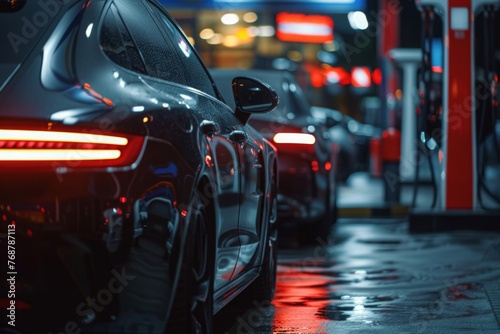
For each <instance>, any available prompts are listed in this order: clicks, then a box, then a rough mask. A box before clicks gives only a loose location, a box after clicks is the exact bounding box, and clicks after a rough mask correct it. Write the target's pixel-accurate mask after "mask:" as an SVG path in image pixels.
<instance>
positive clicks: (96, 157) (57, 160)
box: [0, 129, 144, 168]
mask: <svg viewBox="0 0 500 334" xmlns="http://www.w3.org/2000/svg"><path fill="white" fill-rule="evenodd" d="M143 143H144V138H143V137H140V136H132V135H121V134H120V135H101V134H93V133H83V132H64V131H40V130H18V129H0V164H1V166H4V167H5V166H11V167H15V166H23V167H30V166H44V165H47V166H59V167H68V168H78V167H121V166H128V165H131V164H133V163H134V162H135V161H136V160H137V158H138V157H139V154H140V152H141V150H142V146H143Z"/></svg>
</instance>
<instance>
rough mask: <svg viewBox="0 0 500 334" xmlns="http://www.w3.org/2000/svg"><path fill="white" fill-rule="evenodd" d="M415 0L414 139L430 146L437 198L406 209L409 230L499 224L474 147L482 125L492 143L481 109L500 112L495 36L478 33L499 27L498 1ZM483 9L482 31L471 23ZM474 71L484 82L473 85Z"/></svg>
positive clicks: (498, 206)
mask: <svg viewBox="0 0 500 334" xmlns="http://www.w3.org/2000/svg"><path fill="white" fill-rule="evenodd" d="M416 4H417V6H418V7H419V9H420V10H421V13H422V26H423V36H422V68H421V73H420V79H421V80H420V85H419V86H420V87H419V93H420V94H419V96H420V98H421V103H420V115H419V118H418V124H419V125H418V126H419V131H418V133H419V138H418V140H419V141H420V143H419V144H420V145H421V146H424V147H429V144H430V141H431V140H432V142H433V143H432V146H433V147H434V148H437V152H438V154H436V155H437V159H436V160H437V164H435V165H434V166H432V167H431V171H432V173H433V176H434V178H433V181H434V183H435V187H436V190H437V191H436V197H437V198H436V201H435V202H436V205H435V206H434V207H433V208H429V209H424V210H422V209H419V210H417V209H414V210H412V211H411V212H410V218H409V220H410V229H411V230H413V231H428V230H434V231H436V230H448V229H464V228H465V229H481V230H500V201H498V198H496V197H498V196H496V195H495V194H494V193H493V192H492V191H491V188H488V187H487V185H486V184H485V182H484V177H483V176H484V175H483V172H482V169H483V165H484V158H485V156H484V155H483V154H481V152H482V151H483V142H484V138H486V137H487V136H485V133H486V132H487V133H488V135H489V137H491V136H492V135H493V136H494V138H493V142H494V143H496V142H497V138H496V133H497V132H496V130H495V126H493V128H492V127H491V126H490V127H489V128H488V126H487V122H485V121H484V119H485V117H486V116H485V115H486V113H488V116H489V120H490V121H492V122H493V123H495V122H496V121H497V120H498V116H499V115H498V90H497V89H496V88H497V87H498V72H496V71H497V70H498V69H499V68H500V67H497V64H498V63H499V60H498V59H497V58H495V56H494V54H495V53H498V51H499V50H500V48H499V43H498V42H497V41H496V40H495V38H486V37H484V38H483V37H481V34H480V32H481V31H482V32H483V35H484V36H489V35H488V34H490V35H491V34H494V30H495V29H497V28H498V25H495V13H497V12H498V11H499V9H500V0H416ZM485 13H486V14H485ZM436 16H439V17H440V18H441V20H442V22H443V27H442V31H443V34H442V36H441V39H440V43H442V44H441V45H442V50H443V66H442V68H441V69H439V70H437V71H435V69H434V68H433V67H432V63H431V59H432V52H433V50H434V49H433V47H432V46H433V42H434V41H435V39H436V36H434V34H433V29H432V28H433V24H434V19H435V18H436ZM482 16H484V17H483V18H482V19H483V20H484V27H483V28H481V29H482V30H481V29H479V27H478V26H477V22H478V18H480V17H482ZM499 16H500V15H499ZM496 20H498V19H496ZM479 40H480V43H478V41H479ZM478 55H480V56H479V57H478ZM479 58H484V59H479ZM435 72H438V73H439V80H436V75H434V74H435ZM479 74H482V78H483V79H484V80H483V81H484V82H485V83H486V84H484V83H483V84H482V85H478V84H477V81H478V78H479V76H478V75H479ZM478 87H479V89H478ZM486 95H487V96H488V97H487V98H485V97H484V96H486ZM486 109H487V110H488V111H485V110H486ZM499 151H500V150H499ZM429 154H431V153H429ZM499 159H500V158H499ZM499 166H500V164H499ZM498 169H499V170H496V171H495V172H496V173H499V174H500V167H499V168H498ZM485 186H486V187H485ZM496 187H500V184H497V186H496ZM484 194H486V195H488V201H489V205H488V206H485V205H484V203H485V197H486V196H485V195H484Z"/></svg>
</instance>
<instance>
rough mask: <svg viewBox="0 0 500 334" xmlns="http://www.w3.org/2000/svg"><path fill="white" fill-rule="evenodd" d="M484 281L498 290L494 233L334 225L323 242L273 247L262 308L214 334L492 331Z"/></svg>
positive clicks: (498, 244) (386, 223) (395, 224)
mask: <svg viewBox="0 0 500 334" xmlns="http://www.w3.org/2000/svg"><path fill="white" fill-rule="evenodd" d="M491 283H493V284H494V285H495V284H499V285H500V234H497V233H491V232H472V231H456V232H447V233H435V234H410V233H409V232H408V231H407V223H406V222H402V221H395V220H392V221H390V220H380V221H375V220H370V221H364V222H363V221H356V220H352V219H349V220H347V219H343V220H340V221H339V223H337V225H336V226H335V227H334V228H333V230H332V233H331V235H330V236H328V237H327V238H325V239H323V240H321V239H318V240H316V241H315V242H313V243H312V244H309V245H307V246H300V247H297V248H293V249H280V252H279V267H278V283H277V290H276V297H275V299H274V301H273V302H272V304H271V305H261V304H259V303H257V302H254V303H253V305H254V307H253V308H250V309H240V310H239V311H240V313H235V314H234V315H232V318H231V319H232V320H231V325H228V326H227V327H224V326H221V327H222V328H223V329H222V330H220V331H219V332H220V333H224V332H225V333H258V334H263V333H290V334H292V333H303V334H309V333H452V332H453V333H500V326H499V323H498V322H497V319H496V318H495V314H494V311H493V309H492V307H491V304H490V301H489V300H488V296H487V294H486V291H485V289H484V285H485V284H491ZM235 305H238V304H237V303H235ZM238 307H240V306H233V305H231V308H233V309H234V310H236V312H238ZM225 317H226V319H227V318H228V317H231V315H225ZM233 320H234V322H233Z"/></svg>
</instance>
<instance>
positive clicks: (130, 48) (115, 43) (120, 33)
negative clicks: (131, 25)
mask: <svg viewBox="0 0 500 334" xmlns="http://www.w3.org/2000/svg"><path fill="white" fill-rule="evenodd" d="M100 37H101V48H102V50H103V51H104V53H105V54H106V55H107V56H108V57H109V59H111V60H112V61H114V62H115V63H117V64H118V65H120V66H123V67H125V68H127V69H129V70H132V71H134V72H138V73H141V74H147V72H146V67H145V65H144V62H143V60H142V58H141V55H140V54H139V51H138V50H137V47H136V46H135V44H134V41H133V40H132V37H131V36H130V34H129V32H128V31H127V28H126V27H125V25H124V24H123V21H122V19H121V17H120V16H119V15H118V13H117V12H116V7H115V6H114V5H111V6H110V8H109V10H108V12H107V13H106V15H105V17H104V22H103V25H102V29H101V36H100Z"/></svg>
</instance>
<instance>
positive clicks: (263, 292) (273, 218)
mask: <svg viewBox="0 0 500 334" xmlns="http://www.w3.org/2000/svg"><path fill="white" fill-rule="evenodd" d="M273 179H274V178H273ZM271 189H273V194H272V197H271V198H273V202H272V204H271V212H270V215H269V226H268V229H267V239H266V240H267V244H266V252H265V254H264V261H263V264H262V270H261V272H260V275H259V277H258V278H257V279H256V280H255V282H254V284H253V289H252V295H251V296H252V298H254V299H255V300H257V301H260V302H270V301H271V300H272V299H273V298H274V293H275V291H276V266H277V264H278V252H277V251H278V245H277V237H278V228H277V224H276V222H277V218H278V199H277V196H276V182H275V181H274V180H273V183H272V187H271Z"/></svg>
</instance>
